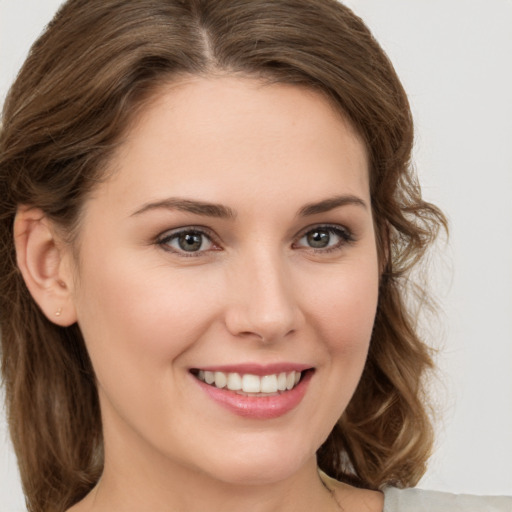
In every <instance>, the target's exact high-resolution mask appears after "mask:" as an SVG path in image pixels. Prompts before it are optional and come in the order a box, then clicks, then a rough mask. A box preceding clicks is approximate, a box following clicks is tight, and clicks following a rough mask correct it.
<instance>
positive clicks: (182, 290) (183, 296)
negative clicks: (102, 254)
mask: <svg viewBox="0 0 512 512" xmlns="http://www.w3.org/2000/svg"><path fill="white" fill-rule="evenodd" d="M112 254H115V253H112ZM86 261H88V266H87V268H84V269H82V272H81V282H83V283H84V286H83V288H82V289H81V290H80V295H79V297H78V298H77V299H78V306H77V310H78V317H79V325H80V328H81V330H82V332H83V335H84V338H85V340H86V344H87V347H88V350H89V353H90V356H91V359H92V361H93V365H94V368H95V370H96V372H97V376H98V379H99V380H100V383H101V380H102V378H108V376H109V375H111V374H112V370H113V369H114V371H119V373H122V372H123V371H129V372H130V375H131V378H133V379H135V378H136V375H137V373H138V374H140V377H141V382H140V384H141V385H142V383H143V372H144V371H146V370H147V371H151V370H150V367H151V368H152V370H155V369H157V368H158V367H161V368H168V367H169V363H170V362H172V361H173V360H174V359H176V358H177V357H179V356H180V354H182V353H183V352H184V351H186V350H187V349H188V348H189V347H190V346H191V345H192V344H193V343H194V342H195V341H196V340H198V339H200V338H201V336H202V335H203V334H204V332H205V330H206V329H207V328H208V325H209V324H210V323H211V321H212V319H213V318H214V317H215V315H216V311H215V307H216V304H217V302H218V301H217V300H216V296H215V295H216V294H215V288H214V287H213V286H208V284H209V283H208V282H206V283H201V282H200V281H201V280H200V279H194V280H192V281H191V280H190V279H189V278H188V276H187V275H185V274H184V273H182V274H180V273H171V272H169V271H166V270H165V268H162V267H154V268H151V269H148V268H146V269H145V270H144V271H141V269H140V266H139V265H136V264H135V263H136V262H135V261H134V262H133V264H132V263H131V262H130V260H129V259H128V260H126V259H125V260H124V261H123V260H122V258H116V257H112V258H109V261H106V260H102V261H101V263H100V262H98V263H100V264H98V265H94V264H92V259H89V260H86ZM198 297H201V300H198ZM104 376H105V377H104Z"/></svg>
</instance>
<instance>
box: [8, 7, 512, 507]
mask: <svg viewBox="0 0 512 512" xmlns="http://www.w3.org/2000/svg"><path fill="white" fill-rule="evenodd" d="M59 3H60V2H59V0H0V103H1V102H3V98H4V96H5V93H6V91H7V88H8V86H9V83H10V82H12V80H13V79H14V77H15V75H16V72H17V69H18V68H19V67H20V65H21V63H22V61H23V59H24V57H25V55H26V53H27V51H28V48H29V46H30V44H31V43H32V42H33V40H34V39H35V38H36V36H37V34H38V33H39V32H40V31H41V30H42V28H43V26H44V25H45V24H46V23H47V22H48V21H49V20H50V18H51V16H52V14H53V13H54V11H55V10H56V8H57V6H58V5H59ZM347 3H348V4H349V5H350V6H351V7H352V8H353V9H354V10H355V11H356V12H357V13H358V14H359V15H360V16H361V17H362V18H363V19H364V20H365V21H366V22H367V23H368V25H369V26H370V28H371V29H372V30H373V32H374V34H375V36H376V37H377V39H378V40H379V41H380V43H381V44H382V45H383V47H384V48H385V50H386V51H387V52H388V54H389V56H390V57H391V60H392V61H393V62H394V64H395V66H396V68H397V71H398V74H399V75H400V77H401V78H402V80H403V83H404V85H405V88H406V90H407V91H408V93H409V97H410V100H411V104H412V108H413V112H414V115H415V119H416V125H417V135H416V148H415V161H416V166H417V168H418V171H419V174H420V177H421V181H422V184H423V188H424V195H425V197H426V198H427V199H428V200H431V201H433V202H435V203H436V204H438V205H439V206H441V207H442V208H443V209H444V211H445V212H446V214H447V215H448V217H449V219H450V224H451V237H450V242H449V246H448V247H444V248H442V251H443V252H442V256H441V258H440V259H439V258H438V259H437V263H436V264H437V267H436V269H435V272H434V273H433V274H432V282H433V283H434V285H435V288H436V290H435V291H436V293H437V295H438V297H439V299H440V302H441V304H442V306H443V308H442V309H443V311H442V314H441V316H440V320H439V321H440V323H441V324H442V327H441V328H438V329H435V330H434V332H437V334H439V335H441V336H440V338H439V339H437V340H436V343H438V344H439V343H441V344H442V345H443V351H442V353H441V355H440V356H439V366H440V369H441V377H440V379H439V380H438V381H436V382H435V383H434V387H435V395H436V399H437V401H438V402H439V406H440V409H439V410H440V411H441V413H440V417H441V420H440V422H439V424H438V441H437V449H436V452H435V455H434V457H433V458H432V461H431V464H430V468H429V471H428V473H427V474H426V476H425V478H424V479H423V480H422V482H421V484H420V486H421V487H424V488H431V489H439V490H447V491H452V492H470V493H476V494H509V495H512V371H511V370H512V0H385V1H384V0H351V1H349V2H347ZM0 497H1V499H0V502H1V504H2V510H5V511H17V510H22V509H23V498H22V494H21V491H20V489H19V481H18V476H17V469H16V462H15V458H14V455H13V454H12V451H11V448H10V445H9V441H8V436H7V431H6V425H5V419H4V416H3V415H0Z"/></svg>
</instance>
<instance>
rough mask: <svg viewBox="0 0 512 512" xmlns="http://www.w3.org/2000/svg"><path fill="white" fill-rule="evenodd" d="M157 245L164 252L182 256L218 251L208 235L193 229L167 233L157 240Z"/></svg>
mask: <svg viewBox="0 0 512 512" xmlns="http://www.w3.org/2000/svg"><path fill="white" fill-rule="evenodd" d="M157 243H158V245H160V246H162V247H163V248H164V249H165V250H168V251H171V252H175V253H178V254H181V255H183V256H195V255H200V254H202V253H204V252H206V251H210V250H214V249H218V248H217V246H216V245H215V244H214V243H213V241H212V239H211V237H210V236H209V235H207V234H206V233H205V232H204V231H201V230H199V229H195V228H187V229H181V230H176V231H172V232H170V233H169V232H167V233H165V234H164V235H163V236H162V237H160V238H159V240H158V241H157Z"/></svg>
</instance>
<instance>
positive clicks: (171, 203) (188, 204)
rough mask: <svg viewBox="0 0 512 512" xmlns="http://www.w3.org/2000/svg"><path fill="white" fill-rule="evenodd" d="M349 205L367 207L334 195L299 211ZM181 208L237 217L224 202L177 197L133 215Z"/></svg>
mask: <svg viewBox="0 0 512 512" xmlns="http://www.w3.org/2000/svg"><path fill="white" fill-rule="evenodd" d="M347 205H356V206H362V207H363V208H365V209H367V208H368V207H367V205H366V203H365V202H364V201H363V200H362V199H360V198H359V197H357V196H353V195H342V196H334V197H330V198H328V199H324V200H322V201H318V202H314V203H308V204H306V205H304V206H303V207H302V208H301V209H300V210H299V212H298V216H300V217H308V216H310V215H316V214H319V213H325V212H328V211H331V210H334V209H335V208H339V207H341V206H347ZM159 209H166V210H179V211H183V212H187V213H193V214H196V215H202V216H205V217H215V218H218V219H231V220H232V219H235V218H236V212H235V210H233V209H232V208H230V207H229V206H224V205H222V204H216V203H207V202H204V201H198V200H195V199H194V200H193V199H182V198H177V197H169V198H167V199H163V200H161V201H155V202H153V203H147V204H145V205H144V206H142V208H140V209H138V210H137V211H135V212H134V213H133V214H132V215H131V216H132V217H133V216H135V215H141V214H143V213H146V212H148V211H151V210H159Z"/></svg>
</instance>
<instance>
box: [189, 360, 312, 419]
mask: <svg viewBox="0 0 512 512" xmlns="http://www.w3.org/2000/svg"><path fill="white" fill-rule="evenodd" d="M223 368H226V367H223ZM236 368H237V369H238V371H240V368H241V367H240V366H237V367H236ZM265 368H266V369H265V373H258V374H255V373H253V374H254V375H269V373H268V369H269V367H265ZM309 368H310V367H309ZM208 371H214V370H208ZM217 371H226V370H217ZM229 371H237V370H229ZM282 371H285V370H282ZM290 371H292V370H290ZM242 373H249V372H248V371H245V370H244V371H243V372H242ZM272 373H279V371H278V370H272V371H271V372H270V374H272ZM313 373H314V372H307V373H306V374H305V375H303V377H302V379H301V381H300V382H299V383H298V384H297V386H295V387H294V388H293V389H291V390H290V391H283V392H280V393H279V394H278V395H273V396H247V395H239V394H238V393H236V392H235V391H231V390H229V389H227V388H223V389H219V388H216V387H215V386H212V385H210V384H206V383H205V382H202V381H200V380H199V379H197V378H195V377H194V380H195V381H196V382H197V384H198V385H199V386H200V387H201V389H202V390H203V391H204V392H205V393H206V394H207V395H208V396H209V397H210V398H211V399H212V400H214V401H215V402H217V403H218V404H219V405H221V406H222V407H225V408H226V409H228V410H229V411H231V412H233V413H235V414H237V415H238V416H242V417H244V418H251V419H271V418H278V417H279V416H283V415H284V414H286V413H287V412H289V411H291V410H292V409H295V407H297V406H298V405H299V404H300V402H301V401H302V399H303V398H304V395H305V394H306V390H307V388H308V384H309V381H310V380H311V378H312V376H313Z"/></svg>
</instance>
